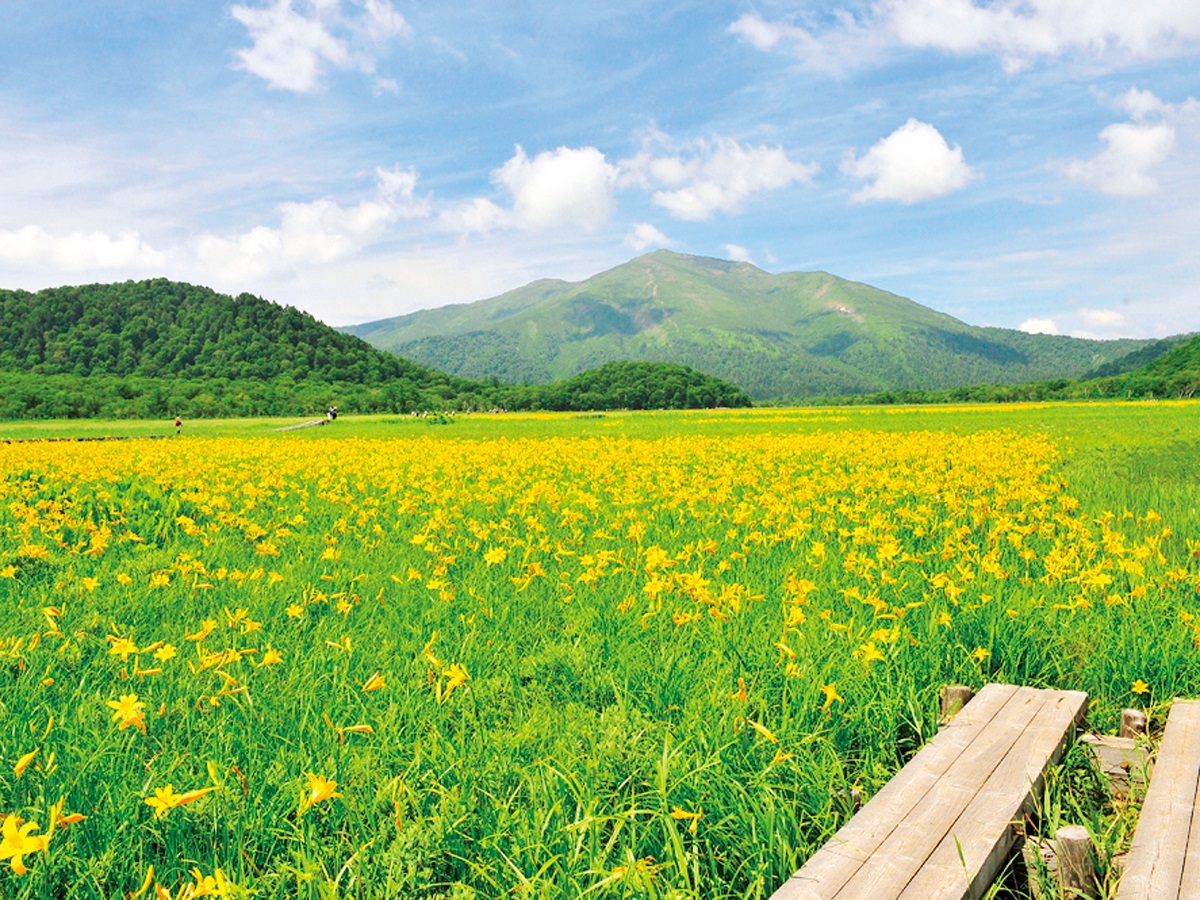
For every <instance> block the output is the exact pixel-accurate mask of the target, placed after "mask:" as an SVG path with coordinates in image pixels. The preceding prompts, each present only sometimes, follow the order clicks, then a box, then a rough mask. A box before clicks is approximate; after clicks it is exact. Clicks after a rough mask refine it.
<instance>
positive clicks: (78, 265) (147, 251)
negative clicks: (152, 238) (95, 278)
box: [0, 225, 166, 272]
mask: <svg viewBox="0 0 1200 900" xmlns="http://www.w3.org/2000/svg"><path fill="white" fill-rule="evenodd" d="M0 260H3V261H4V262H6V263H8V264H10V265H13V266H17V267H21V268H36V267H40V266H50V267H52V268H55V269H61V270H64V271H68V272H84V271H89V270H96V269H126V268H138V269H157V268H161V267H162V266H163V265H165V263H166V257H165V256H164V255H163V254H162V253H160V252H158V251H157V250H155V249H154V248H153V247H151V246H150V245H149V244H147V243H146V242H145V241H143V240H142V238H141V237H140V236H139V235H138V234H137V233H135V232H124V233H122V234H119V235H117V236H116V237H113V236H111V235H108V234H105V233H103V232H100V231H93V232H89V233H85V232H81V231H73V232H70V233H68V234H58V235H54V234H50V233H49V232H48V231H46V230H45V229H44V228H42V227H40V226H38V225H27V226H25V227H24V228H18V229H15V230H7V231H0Z"/></svg>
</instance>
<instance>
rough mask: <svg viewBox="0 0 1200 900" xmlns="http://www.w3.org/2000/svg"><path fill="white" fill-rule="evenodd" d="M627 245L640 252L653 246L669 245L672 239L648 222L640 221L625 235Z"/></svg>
mask: <svg viewBox="0 0 1200 900" xmlns="http://www.w3.org/2000/svg"><path fill="white" fill-rule="evenodd" d="M625 245H626V246H627V247H632V248H633V249H634V250H636V251H637V252H638V253H641V252H642V251H644V250H649V249H650V248H651V247H669V246H671V239H670V238H669V237H667V236H666V235H665V234H663V233H662V232H661V231H659V230H658V229H657V228H655V227H654V226H653V225H650V224H649V223H647V222H639V223H638V224H637V225H634V226H633V230H632V231H630V232H629V234H627V235H625Z"/></svg>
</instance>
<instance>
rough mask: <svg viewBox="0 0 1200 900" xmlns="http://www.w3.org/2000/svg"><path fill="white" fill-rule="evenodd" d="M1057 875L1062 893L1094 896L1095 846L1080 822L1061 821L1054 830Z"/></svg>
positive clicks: (1076, 895)
mask: <svg viewBox="0 0 1200 900" xmlns="http://www.w3.org/2000/svg"><path fill="white" fill-rule="evenodd" d="M1054 852H1055V855H1056V856H1057V857H1058V877H1059V879H1060V882H1059V883H1060V884H1061V886H1062V890H1063V896H1064V897H1094V896H1096V891H1095V888H1096V867H1095V864H1094V862H1093V859H1094V857H1095V854H1096V848H1095V847H1094V846H1093V844H1092V837H1091V835H1089V834H1088V831H1087V829H1086V828H1084V827H1083V826H1082V825H1064V826H1063V827H1062V828H1060V829H1058V831H1056V832H1055V833H1054Z"/></svg>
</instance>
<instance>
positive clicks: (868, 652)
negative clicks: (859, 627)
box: [858, 641, 884, 666]
mask: <svg viewBox="0 0 1200 900" xmlns="http://www.w3.org/2000/svg"><path fill="white" fill-rule="evenodd" d="M858 650H859V653H861V654H862V661H863V662H864V663H866V664H867V665H868V666H869V665H871V663H873V662H875V660H877V659H883V658H884V656H883V654H882V653H880V652H879V648H878V647H876V646H875V642H874V641H868V642H867V643H865V644H863V645H862V646H861V647H859V648H858Z"/></svg>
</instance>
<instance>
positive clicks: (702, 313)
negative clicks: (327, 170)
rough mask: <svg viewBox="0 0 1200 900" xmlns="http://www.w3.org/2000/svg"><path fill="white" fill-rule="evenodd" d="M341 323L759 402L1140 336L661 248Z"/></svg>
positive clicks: (525, 366) (1032, 371) (433, 357)
mask: <svg viewBox="0 0 1200 900" xmlns="http://www.w3.org/2000/svg"><path fill="white" fill-rule="evenodd" d="M344 330H345V331H347V332H349V333H350V334H354V335H357V336H359V337H362V338H364V339H365V340H367V341H369V342H370V343H372V344H374V345H375V346H376V347H379V348H381V349H385V350H390V351H392V352H394V353H399V354H401V355H403V356H406V357H409V358H411V359H414V360H417V361H418V362H422V363H424V364H426V365H431V366H435V367H437V368H439V369H442V370H444V371H447V372H451V373H454V374H457V375H461V376H464V377H472V378H484V377H497V378H500V379H503V380H511V381H527V382H535V383H541V382H547V381H551V380H554V379H557V378H564V377H567V376H570V375H573V374H575V373H577V372H580V371H583V370H585V369H589V368H592V367H594V366H597V365H600V364H602V363H605V362H609V361H612V360H623V359H628V360H661V361H668V362H678V363H683V364H686V365H689V366H692V367H694V368H696V369H699V370H700V371H703V372H707V373H709V374H712V375H716V376H717V377H720V378H723V379H726V380H728V381H731V382H733V383H734V384H737V385H738V386H739V387H741V388H743V389H744V390H746V391H747V392H748V393H749V394H750V395H751V396H753V397H755V398H758V399H777V398H781V397H802V396H811V395H814V394H825V395H829V394H839V393H864V392H870V391H880V390H889V389H905V388H925V389H936V388H945V387H953V386H958V385H964V384H977V383H981V382H995V383H1015V382H1022V381H1028V380H1032V379H1040V378H1050V377H1077V376H1080V375H1083V374H1084V373H1085V372H1089V371H1091V370H1093V369H1095V368H1097V367H1099V366H1102V365H1104V364H1106V363H1109V362H1112V361H1113V360H1116V359H1118V358H1120V357H1122V356H1124V355H1126V354H1128V353H1130V352H1132V351H1134V350H1137V349H1139V348H1140V347H1142V346H1144V345H1145V344H1147V343H1148V342H1147V341H1086V340H1079V339H1075V338H1068V337H1060V336H1052V335H1030V334H1025V333H1023V332H1019V331H1011V330H1007V329H999V328H979V327H976V326H971V325H967V324H965V323H963V322H960V321H959V320H957V319H955V318H953V317H952V316H948V315H945V314H943V313H939V312H936V311H934V310H931V309H929V308H927V307H924V306H921V305H920V304H918V303H914V302H913V301H911V300H907V299H905V298H903V297H899V296H896V295H895V294H890V293H887V292H886V291H881V290H877V289H875V288H872V287H869V286H868V285H864V284H858V283H856V282H851V281H846V280H845V279H841V278H838V277H836V276H834V275H830V274H827V273H824V272H795V273H788V274H783V275H771V274H769V273H767V272H764V271H763V270H761V269H758V268H756V267H755V266H753V265H750V264H749V263H734V262H727V261H724V260H717V259H708V258H703V257H695V256H686V255H683V254H679V253H673V252H670V251H666V250H659V251H656V252H654V253H651V254H648V255H646V256H642V257H639V258H637V259H634V260H632V261H631V262H629V263H626V264H624V265H621V266H618V267H616V268H614V269H610V270H608V271H607V272H602V273H600V274H599V275H596V276H594V277H592V278H589V279H587V280H586V281H583V282H578V283H570V282H563V281H553V280H542V281H536V282H534V283H532V284H530V285H527V286H525V287H523V288H519V289H517V290H515V291H510V292H509V293H507V294H502V295H500V296H498V297H493V298H491V299H488V300H482V301H479V302H477V303H471V304H460V305H455V306H448V307H443V308H441V309H431V310H423V311H420V312H416V313H411V314H409V315H406V316H400V317H397V318H393V319H385V320H381V321H377V322H368V323H365V324H363V325H357V326H352V327H350V328H346V329H344Z"/></svg>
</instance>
